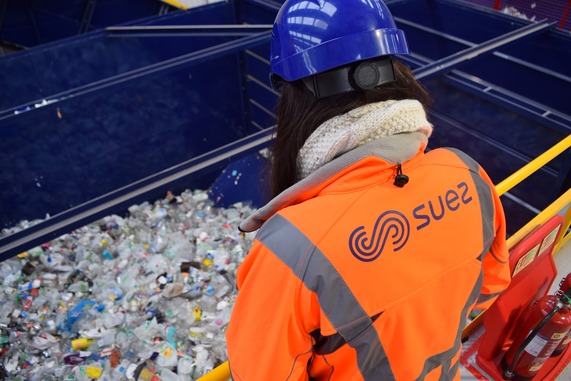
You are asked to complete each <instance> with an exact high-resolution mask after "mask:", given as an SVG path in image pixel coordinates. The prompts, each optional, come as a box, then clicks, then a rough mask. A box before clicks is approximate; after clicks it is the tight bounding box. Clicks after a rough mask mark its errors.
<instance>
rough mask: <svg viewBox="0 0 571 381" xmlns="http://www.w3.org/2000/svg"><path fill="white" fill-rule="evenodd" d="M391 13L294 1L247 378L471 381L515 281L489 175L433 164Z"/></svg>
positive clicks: (239, 326) (253, 286) (275, 63)
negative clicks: (463, 361)
mask: <svg viewBox="0 0 571 381" xmlns="http://www.w3.org/2000/svg"><path fill="white" fill-rule="evenodd" d="M407 53H408V47H407V44H406V41H405V39H404V34H403V32H402V31H401V30H399V29H397V28H396V26H395V23H394V21H393V19H392V16H391V15H390V13H389V11H388V9H387V8H386V6H385V5H384V4H383V3H382V2H380V1H371V2H364V1H358V0H331V1H317V0H314V1H307V0H303V1H302V0H291V1H287V2H286V3H285V4H284V5H283V6H282V8H281V10H280V12H279V13H278V16H277V18H276V22H275V24H274V29H273V35H272V41H271V57H270V66H271V70H272V82H273V83H274V85H278V84H281V85H282V89H281V97H280V101H279V105H278V109H277V131H276V138H275V146H274V150H273V167H272V174H271V186H272V193H273V196H274V198H273V199H272V200H271V201H270V202H269V203H268V204H267V205H266V206H264V207H263V208H261V209H259V210H258V211H257V213H256V214H254V215H253V216H251V217H250V218H248V219H247V220H245V221H244V222H243V223H242V224H241V225H240V229H241V230H243V231H254V230H256V229H259V231H258V232H257V235H256V239H255V241H254V244H253V246H252V248H251V251H250V252H249V253H248V255H247V257H246V258H245V260H244V262H243V264H242V265H241V266H240V268H239V270H238V274H237V283H238V289H239V293H238V297H237V300H236V304H235V306H234V310H233V313H232V317H231V321H230V324H229V327H228V332H227V344H228V356H229V362H230V368H231V371H232V376H233V378H234V379H235V380H248V381H250V380H308V379H317V380H343V381H347V380H375V381H379V380H381V381H384V380H399V381H400V380H458V379H459V377H460V376H459V370H458V368H459V354H460V351H461V333H462V329H463V328H464V326H465V322H466V320H467V317H468V315H469V313H470V311H472V310H473V309H474V308H478V309H482V308H486V307H487V306H489V305H490V304H491V303H492V301H493V300H494V299H495V297H497V295H498V294H499V293H500V292H501V291H503V290H504V289H505V288H506V287H507V285H508V283H509V278H510V277H509V267H508V263H507V259H508V252H507V248H506V243H505V226H504V225H505V220H504V215H503V210H502V207H501V204H500V201H499V198H498V196H497V195H496V193H495V191H494V187H493V184H492V182H491V181H490V179H489V178H488V176H487V175H486V174H485V172H484V171H483V170H482V168H480V166H479V165H478V164H477V163H476V162H475V161H474V160H472V159H471V158H470V157H468V156H467V155H466V154H464V153H462V152H460V151H457V150H453V149H435V150H432V151H430V152H428V153H425V152H424V151H425V148H426V146H427V143H428V138H429V137H430V135H431V133H432V128H433V127H432V125H431V124H430V123H429V122H428V121H427V119H426V112H425V108H427V107H428V106H429V96H428V94H427V93H426V92H425V90H424V89H423V87H422V86H421V85H420V84H419V83H418V82H417V81H416V80H415V79H414V77H413V75H412V73H411V72H410V70H409V69H408V68H407V67H406V66H405V65H403V64H401V63H400V62H398V61H397V60H396V59H395V58H394V55H395V54H407Z"/></svg>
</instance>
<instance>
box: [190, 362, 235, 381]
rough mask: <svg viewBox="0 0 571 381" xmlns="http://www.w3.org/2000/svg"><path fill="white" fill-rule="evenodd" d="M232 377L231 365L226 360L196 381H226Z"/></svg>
mask: <svg viewBox="0 0 571 381" xmlns="http://www.w3.org/2000/svg"><path fill="white" fill-rule="evenodd" d="M229 378H230V365H229V364H228V361H224V362H223V363H222V364H220V365H218V366H217V367H216V368H214V369H212V370H211V371H210V372H208V373H206V374H205V375H204V376H202V377H200V378H199V379H197V380H196V381H224V380H228V379H229Z"/></svg>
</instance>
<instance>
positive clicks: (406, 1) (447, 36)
mask: <svg viewBox="0 0 571 381" xmlns="http://www.w3.org/2000/svg"><path fill="white" fill-rule="evenodd" d="M389 7H390V9H391V11H392V13H393V15H394V16H395V17H396V19H397V23H398V24H399V27H400V28H402V29H404V30H405V33H406V36H407V40H408V42H409V45H410V46H411V49H412V51H413V54H412V56H410V57H408V56H407V57H402V58H403V59H404V60H405V61H406V62H408V63H409V64H410V65H411V66H412V67H413V68H417V69H419V68H422V67H423V66H424V65H427V64H429V63H433V62H435V61H437V60H441V59H444V63H445V58H446V57H449V56H451V55H454V54H458V53H459V52H462V51H464V50H465V49H469V48H472V47H474V46H478V45H485V44H486V42H487V41H490V40H492V39H494V38H497V37H498V36H502V35H505V34H508V33H510V32H513V31H516V30H518V29H520V28H522V27H524V26H526V25H529V24H530V22H528V21H524V20H520V19H516V18H514V17H510V16H506V15H503V14H500V13H498V12H494V11H492V10H488V9H482V8H476V7H474V6H470V5H467V4H466V3H459V2H456V1H449V0H440V1H418V0H403V1H394V2H391V3H390V5H389ZM569 60H571V35H570V34H569V33H567V32H564V31H559V30H555V29H551V30H548V31H546V32H542V33H539V34H535V35H531V36H529V37H525V38H521V39H519V40H516V41H515V42H512V43H508V44H506V45H505V46H503V47H500V48H498V49H494V50H493V52H492V53H488V54H485V55H479V56H475V57H470V58H468V59H465V60H463V61H462V62H459V63H457V64H456V65H454V66H453V67H452V69H453V70H449V71H447V72H444V73H442V74H443V75H441V76H438V77H437V78H430V79H428V80H426V81H424V82H425V84H426V86H427V88H428V89H429V91H430V92H431V93H432V94H433V96H434V99H435V104H434V108H433V111H432V112H431V117H432V120H433V122H434V123H435V126H436V130H435V133H434V135H433V137H432V139H431V141H430V144H429V146H430V147H432V148H436V147H441V146H455V147H458V148H460V149H463V150H464V151H466V152H467V153H469V154H470V155H471V156H473V157H474V158H475V159H476V160H478V161H479V162H480V163H481V164H482V165H483V166H484V168H485V169H486V170H487V171H488V172H489V174H490V176H491V177H492V179H493V180H494V182H496V183H497V182H499V181H501V180H503V179H505V178H506V177H507V176H509V175H510V174H512V173H513V172H515V171H516V170H517V169H519V168H521V167H522V166H524V165H525V164H526V163H528V162H529V161H530V160H531V159H533V158H535V157H537V156H538V155H540V154H541V153H543V152H544V151H545V150H546V149H548V148H549V147H551V146H552V145H554V144H555V143H557V142H558V141H560V140H561V139H563V138H564V137H565V136H567V135H568V134H570V133H571V101H570V100H569V99H570V98H569V95H568V94H569V93H570V91H571V65H568V64H567V62H569ZM570 163H571V153H566V154H563V155H561V156H560V157H558V158H557V159H556V160H554V161H553V162H552V163H550V164H549V165H548V166H547V167H545V168H543V169H542V170H540V171H539V172H538V173H536V174H534V175H533V176H531V177H530V178H529V179H528V180H526V181H524V182H523V183H522V184H521V186H518V187H517V188H515V189H514V190H513V191H511V192H510V194H508V195H507V196H506V197H503V199H502V202H503V203H504V206H505V207H506V210H507V215H508V224H509V227H510V230H511V231H512V232H513V231H516V230H517V229H519V227H521V226H522V225H523V224H524V223H525V222H527V221H529V220H530V219H531V218H532V217H533V216H534V215H535V213H536V210H538V209H539V210H541V209H543V208H545V207H546V206H547V205H548V204H549V203H550V202H551V201H552V200H553V199H554V198H555V196H556V195H557V194H559V193H560V192H561V191H562V190H563V189H567V188H568V187H569V185H570V174H569V165H570Z"/></svg>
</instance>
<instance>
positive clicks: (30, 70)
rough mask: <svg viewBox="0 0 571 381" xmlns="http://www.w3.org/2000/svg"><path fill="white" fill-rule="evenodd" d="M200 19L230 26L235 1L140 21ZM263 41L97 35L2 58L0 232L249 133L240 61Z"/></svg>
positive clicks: (182, 22) (183, 22) (171, 22)
mask: <svg viewBox="0 0 571 381" xmlns="http://www.w3.org/2000/svg"><path fill="white" fill-rule="evenodd" d="M203 20H208V22H209V23H214V24H234V23H235V11H234V8H233V5H232V4H227V3H220V4H216V5H213V6H206V7H203V8H200V9H196V10H194V11H191V12H182V11H181V12H177V13H173V14H170V15H167V16H162V17H158V18H153V19H152V20H147V21H145V22H138V23H137V25H155V26H157V25H165V24H168V25H193V24H199V23H203V22H204V21H203ZM183 32H184V31H183ZM267 40H268V39H267V36H262V37H256V36H254V37H245V38H241V39H238V38H237V37H233V36H220V35H213V36H204V35H201V36H194V35H193V34H192V32H184V33H180V36H177V37H172V36H171V37H167V36H162V37H153V36H148V35H145V36H141V35H140V34H137V33H134V32H129V31H126V32H125V31H118V32H113V33H111V32H107V31H98V32H93V33H89V34H87V35H84V36H81V37H75V38H72V39H66V40H62V41H58V42H56V43H52V44H46V45H43V46H42V47H38V48H36V49H31V50H28V51H24V52H20V53H14V54H11V55H8V56H6V57H4V58H3V59H2V60H0V83H3V84H5V85H3V86H2V87H0V110H1V111H0V168H2V170H1V171H0V200H2V201H1V202H0V224H1V226H3V227H8V226H11V225H13V224H15V223H16V222H18V221H19V220H21V219H35V218H43V217H45V215H46V213H49V214H50V215H54V214H57V213H61V212H63V211H65V210H67V209H69V208H72V207H75V206H77V205H80V204H82V203H85V202H87V201H89V200H92V199H94V198H96V197H99V196H101V195H104V194H106V193H108V192H111V191H113V190H116V189H118V188H121V187H123V186H126V185H128V184H131V183H133V182H135V181H137V180H140V179H144V178H146V177H148V176H150V175H152V174H155V173H157V172H159V171H162V170H165V169H167V168H170V167H172V166H174V165H177V164H179V163H182V162H184V161H186V160H189V159H191V158H194V157H197V156H199V155H201V154H204V153H207V152H209V151H211V150H213V149H215V148H218V147H220V146H223V145H225V144H228V143H231V142H233V141H235V140H236V139H238V138H241V137H244V136H247V135H249V134H251V133H252V132H253V131H254V130H255V127H252V125H251V124H249V123H246V109H245V102H246V101H247V99H246V97H245V96H244V94H243V87H244V78H245V75H244V74H243V73H242V66H243V64H244V63H243V60H242V59H241V54H242V51H243V50H244V49H245V48H247V47H249V46H252V47H256V46H257V45H260V44H261V43H267ZM265 127H267V126H265ZM195 185H198V184H195ZM202 185H203V186H205V185H204V184H202Z"/></svg>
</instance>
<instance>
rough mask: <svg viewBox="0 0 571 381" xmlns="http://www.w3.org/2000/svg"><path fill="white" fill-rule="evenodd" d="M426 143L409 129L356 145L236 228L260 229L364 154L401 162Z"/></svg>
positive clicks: (425, 140) (314, 192) (419, 135)
mask: <svg viewBox="0 0 571 381" xmlns="http://www.w3.org/2000/svg"><path fill="white" fill-rule="evenodd" d="M427 143H428V137H427V136H426V134H424V133H423V132H409V133H402V134H397V135H391V136H387V137H384V138H380V139H376V140H373V141H371V142H369V143H367V144H364V145H362V146H360V147H357V148H355V149H353V150H351V151H349V152H347V153H345V154H343V155H341V156H338V157H337V158H335V159H333V160H332V161H330V162H329V163H327V164H325V165H324V166H322V167H321V168H319V169H317V170H316V171H315V172H313V173H312V174H311V175H309V176H308V177H306V178H304V179H303V180H300V181H299V182H297V183H295V184H294V185H292V186H291V187H289V188H288V189H286V190H284V191H283V192H282V193H280V194H279V195H277V196H276V197H274V198H273V199H272V200H270V202H268V203H267V204H266V205H264V206H263V207H261V208H260V209H258V210H257V211H256V212H254V213H253V214H252V215H250V216H249V217H248V218H247V219H245V220H244V221H242V222H241V223H240V226H239V229H240V230H241V231H243V232H252V231H255V230H257V229H259V228H260V227H261V226H262V224H263V223H264V221H266V220H267V219H268V218H270V217H271V216H272V215H274V214H275V213H276V212H278V211H279V210H280V209H283V208H285V207H287V206H290V205H295V204H299V203H301V202H303V201H305V200H308V199H310V198H313V197H315V196H316V195H317V194H319V193H320V192H321V191H322V190H323V189H324V188H326V187H327V186H329V185H330V184H331V183H332V182H334V181H335V180H336V179H337V178H339V176H340V175H342V174H343V173H344V172H347V171H349V170H350V169H351V167H352V166H353V165H354V164H356V163H357V162H359V161H360V160H362V159H364V158H366V157H370V156H374V157H377V158H379V159H381V160H383V161H385V162H387V163H392V164H402V163H404V162H406V161H408V160H410V159H411V158H413V157H414V156H415V155H416V154H417V153H418V152H419V150H420V151H424V148H425V147H426V145H427Z"/></svg>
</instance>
